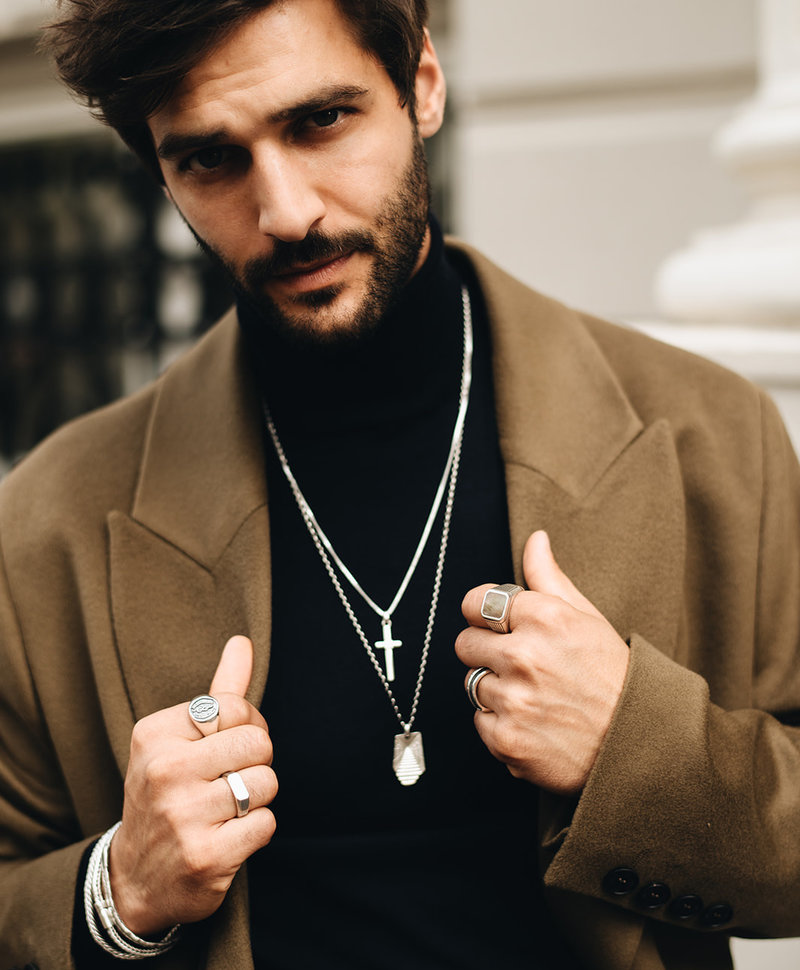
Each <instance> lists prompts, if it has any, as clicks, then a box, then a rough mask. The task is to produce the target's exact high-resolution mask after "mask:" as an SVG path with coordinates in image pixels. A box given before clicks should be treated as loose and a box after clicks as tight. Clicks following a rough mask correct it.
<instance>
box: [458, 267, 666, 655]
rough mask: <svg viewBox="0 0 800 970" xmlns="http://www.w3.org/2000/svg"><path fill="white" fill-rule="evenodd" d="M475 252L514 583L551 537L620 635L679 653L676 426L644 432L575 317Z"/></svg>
mask: <svg viewBox="0 0 800 970" xmlns="http://www.w3.org/2000/svg"><path fill="white" fill-rule="evenodd" d="M467 252H468V255H469V257H470V259H471V261H472V263H473V266H474V268H475V271H476V273H477V275H478V280H479V282H480V285H481V289H482V292H483V295H484V298H485V300H486V306H487V311H488V314H489V320H490V322H491V330H492V356H493V368H494V380H495V398H496V404H497V422H498V429H499V435H500V449H501V452H502V455H503V460H504V463H505V470H506V488H507V495H508V507H509V523H510V529H511V543H512V553H513V561H514V564H515V570H516V577H515V578H516V581H517V582H520V583H521V582H522V580H523V577H522V549H523V547H524V545H525V542H526V540H527V538H528V536H529V535H530V534H531V532H533V531H534V530H535V529H541V528H544V529H547V530H548V532H549V533H550V537H551V541H552V545H553V551H554V553H555V556H556V558H557V560H558V561H559V564H560V565H561V568H562V569H563V570H564V571H565V572H566V573H567V575H568V576H569V577H570V578H571V579H572V581H573V582H574V583H575V585H576V586H577V587H578V588H579V589H580V590H581V591H582V592H583V593H584V594H585V595H586V596H587V597H588V598H589V599H590V600H592V602H594V604H595V605H596V606H597V608H598V609H599V610H601V612H603V614H604V615H605V616H606V617H607V618H608V619H609V620H610V621H611V622H612V623H613V624H614V626H615V628H616V629H617V630H618V632H619V633H620V635H621V636H623V637H624V638H626V639H627V638H629V637H630V635H631V634H632V633H634V632H636V633H640V634H641V635H642V636H644V637H646V638H647V639H649V640H651V641H652V642H653V643H655V644H657V645H658V646H659V648H660V649H662V650H664V651H665V652H667V653H671V652H673V650H674V649H675V644H676V640H677V635H678V617H679V615H680V602H681V577H682V572H683V558H684V535H683V518H684V510H683V498H682V485H681V477H680V472H679V467H678V461H677V455H676V453H675V448H674V443H673V441H672V436H671V432H670V428H669V426H668V424H667V423H666V422H665V421H663V420H660V421H656V422H655V423H653V424H652V425H649V426H645V424H644V423H643V421H642V420H641V418H640V417H639V416H638V415H637V413H636V412H635V410H634V408H633V407H632V405H631V403H630V402H629V400H628V398H627V396H626V395H625V393H624V391H623V389H622V387H621V385H620V383H619V380H618V378H617V376H616V374H615V373H614V372H613V370H612V369H611V367H610V365H609V363H608V360H607V359H606V357H605V356H604V355H603V353H602V352H601V350H600V348H599V347H598V346H597V344H596V343H595V341H594V339H593V338H592V336H591V334H590V333H589V331H588V329H587V327H586V325H585V324H584V322H583V321H582V319H581V318H580V316H579V315H578V314H577V313H575V312H574V311H572V310H570V309H568V308H567V307H564V306H562V305H561V304H559V303H556V302H554V301H552V300H549V299H547V298H546V297H543V296H540V295H539V294H536V293H533V292H532V291H531V290H529V289H528V288H527V287H525V286H523V285H522V284H521V283H519V282H518V281H517V280H514V279H513V278H512V277H510V276H507V275H506V274H505V273H503V272H502V271H500V270H499V269H497V267H494V266H492V264H491V263H489V262H488V261H487V260H485V259H484V258H483V257H482V256H480V255H479V254H477V253H475V252H473V251H469V250H468V251H467Z"/></svg>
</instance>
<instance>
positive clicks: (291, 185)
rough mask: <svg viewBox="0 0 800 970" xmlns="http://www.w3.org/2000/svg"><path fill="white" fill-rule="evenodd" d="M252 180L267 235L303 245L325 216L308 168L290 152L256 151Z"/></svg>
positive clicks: (253, 190) (261, 225)
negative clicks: (302, 241)
mask: <svg viewBox="0 0 800 970" xmlns="http://www.w3.org/2000/svg"><path fill="white" fill-rule="evenodd" d="M251 178H252V192H253V199H254V202H255V204H256V206H257V210H258V229H259V232H261V233H262V234H263V235H265V236H273V237H274V238H276V239H281V240H283V241H284V242H299V241H300V240H301V239H305V237H306V236H307V235H308V231H309V229H311V227H312V226H313V225H314V224H315V223H316V222H319V220H320V219H322V217H323V216H324V215H325V203H324V201H323V198H322V196H321V195H320V192H319V191H318V189H317V187H316V185H315V183H314V181H313V180H312V178H311V173H310V172H309V171H308V168H307V166H305V165H304V164H303V161H302V160H300V159H297V158H294V157H293V156H291V155H290V154H289V153H287V152H284V151H281V150H280V149H277V148H274V147H270V148H262V149H260V150H259V151H258V152H255V153H254V154H253V162H252V168H251Z"/></svg>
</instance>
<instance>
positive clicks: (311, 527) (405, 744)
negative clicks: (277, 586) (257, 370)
mask: <svg viewBox="0 0 800 970" xmlns="http://www.w3.org/2000/svg"><path fill="white" fill-rule="evenodd" d="M461 301H462V306H463V319H464V350H463V356H462V364H461V392H460V397H459V407H458V415H457V417H456V423H455V428H454V429H453V437H452V440H451V443H450V451H449V454H448V456H447V463H446V464H445V468H444V473H443V474H442V478H441V481H440V482H439V487H438V489H437V490H436V496H435V497H434V500H433V505H432V506H431V510H430V513H429V515H428V519H427V521H426V523H425V528H424V529H423V530H422V536H421V537H420V540H419V542H418V544H417V548H416V551H415V552H414V555H413V557H412V559H411V563H410V564H409V567H408V569H407V570H406V574H405V576H404V577H403V581H402V582H401V584H400V586H399V588H398V590H397V592H396V593H395V595H394V599H393V600H392V602H391V604H390V605H389V606H388V607H387V609H385V610H384V609H382V608H381V607H380V606H378V604H377V603H376V602H375V601H374V600H373V599H372V597H370V596H369V595H368V594H367V593H366V592H365V591H364V589H363V588H362V586H361V584H360V583H359V582H358V580H357V579H356V578H355V576H354V575H353V574H352V572H351V571H350V570H349V569H348V568H347V566H345V564H344V563H343V562H342V560H341V559H340V558H339V556H338V554H337V553H336V551H335V550H334V548H333V545H332V544H331V541H330V539H329V538H328V537H327V535H326V534H325V532H324V531H323V529H322V527H321V526H320V524H319V522H317V519H316V516H315V515H314V513H313V511H312V510H311V506H310V505H309V504H308V501H307V500H306V497H305V496H304V495H303V493H302V491H301V490H300V486H299V485H298V484H297V481H296V479H295V477H294V475H293V474H292V470H291V468H290V467H289V462H288V460H287V458H286V454H285V452H284V450H283V446H282V445H281V442H280V438H279V437H278V433H277V431H276V430H275V423H274V421H273V420H272V415H271V414H270V411H269V408H268V407H267V405H266V403H265V404H264V415H265V418H266V423H267V429H268V430H269V433H270V437H271V438H272V443H273V445H274V446H275V451H276V453H277V455H278V459H279V461H280V463H281V468H282V469H283V473H284V475H285V476H286V480H287V481H288V483H289V487H290V489H291V490H292V495H294V499H295V502H296V503H297V507H298V508H299V510H300V514H301V515H302V517H303V521H304V522H305V524H306V528H307V529H308V532H309V534H310V536H311V538H312V540H313V542H314V546H315V547H316V550H317V552H318V553H319V555H320V558H321V559H322V562H323V565H324V566H325V570H326V572H327V573H328V576H329V577H330V580H331V582H332V583H333V586H334V589H335V590H336V592H337V594H338V596H339V599H340V600H341V602H342V606H343V607H344V609H345V612H346V613H347V615H348V617H349V618H350V622H351V623H352V624H353V628H354V629H355V631H356V633H357V634H358V637H359V639H360V640H361V643H362V644H363V646H364V649H365V650H366V652H367V655H368V657H369V659H370V662H371V664H372V666H373V667H374V669H375V672H376V673H377V675H378V677H379V678H380V680H381V683H382V684H383V687H384V690H385V691H386V694H387V695H388V697H389V702H390V703H391V705H392V709H393V711H394V713H395V715H396V717H397V720H398V721H399V722H400V726H401V727H402V729H403V733H402V734H398V735H396V736H395V739H394V755H393V758H392V767H393V768H394V773H395V774H396V775H397V778H398V781H399V782H400V784H401V785H413V784H415V783H416V782H417V781H418V780H419V778H420V777H421V776H422V774H423V772H424V771H425V752H424V749H423V746H422V734H421V733H420V732H419V731H412V730H411V728H412V726H413V724H414V719H415V718H416V716H417V709H418V707H419V698H420V694H421V692H422V681H423V678H424V677H425V668H426V667H427V663H428V653H429V651H430V645H431V636H432V634H433V624H434V620H435V618H436V608H437V605H438V603H439V590H440V588H441V584H442V573H443V571H444V559H445V553H446V551H447V540H448V536H449V534H450V521H451V519H452V515H453V501H454V497H455V490H456V481H457V480H458V469H459V464H460V462H461V443H462V441H463V438H464V422H465V420H466V416H467V407H468V405H469V391H470V386H471V384H472V309H471V305H470V299H469V293H468V292H467V289H466V287H462V289H461ZM445 492H447V500H446V503H445V510H444V521H443V524H442V539H441V542H440V545H439V558H438V561H437V564H436V573H435V577H434V582H433V593H432V596H431V606H430V611H429V613H428V623H427V627H426V629H425V640H424V644H423V648H422V658H421V660H420V665H419V673H418V674H417V683H416V687H415V690H414V697H413V700H412V703H411V713H410V714H409V716H408V720H404V718H403V715H402V714H401V713H400V708H399V706H398V704H397V700H396V698H395V696H394V693H393V692H392V688H391V687H390V681H393V680H394V676H395V670H394V651H395V650H396V649H397V648H398V647H400V646H402V641H401V640H395V639H393V637H392V614H393V613H394V611H395V610H396V609H397V607H398V606H399V604H400V601H401V600H402V598H403V594H404V593H405V591H406V589H407V588H408V584H409V583H410V582H411V577H412V576H413V575H414V571H415V570H416V568H417V564H418V563H419V560H420V558H421V556H422V553H423V550H424V549H425V546H426V544H427V542H428V538H429V536H430V534H431V530H432V528H433V524H434V521H435V520H436V516H437V514H438V511H439V508H440V506H441V504H442V498H443V496H444V494H445ZM331 560H333V562H331ZM333 563H336V566H338V568H339V570H340V572H341V574H342V575H343V576H344V578H345V579H346V580H347V581H348V583H349V584H350V586H351V587H352V588H353V589H354V590H355V591H356V592H357V593H358V594H359V596H361V598H362V599H363V600H364V602H365V603H367V604H368V606H369V607H370V608H371V609H372V610H373V611H374V612H375V613H377V614H378V616H379V617H380V618H381V631H382V639H381V640H377V641H376V642H375V646H376V647H378V649H380V650H383V651H384V661H385V664H386V670H385V671H384V670H383V668H382V667H381V665H380V663H379V662H378V658H377V657H376V655H375V651H374V650H373V645H372V644H371V643H370V641H369V640H368V639H367V636H366V634H365V633H364V630H363V628H362V626H361V624H360V622H359V620H358V617H357V616H356V614H355V611H354V610H353V607H352V606H351V604H350V601H349V600H348V598H347V595H346V593H345V591H344V588H343V587H342V583H341V581H340V579H339V576H338V575H337V573H336V570H335V569H334V567H333Z"/></svg>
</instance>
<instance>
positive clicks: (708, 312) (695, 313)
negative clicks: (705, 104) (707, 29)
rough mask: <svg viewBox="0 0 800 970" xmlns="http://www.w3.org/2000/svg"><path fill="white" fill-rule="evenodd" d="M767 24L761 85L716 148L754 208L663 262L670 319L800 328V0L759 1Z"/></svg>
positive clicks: (661, 299)
mask: <svg viewBox="0 0 800 970" xmlns="http://www.w3.org/2000/svg"><path fill="white" fill-rule="evenodd" d="M758 21H759V23H758V26H759V31H760V46H759V75H760V79H759V85H758V89H757V91H756V93H755V96H754V97H753V99H752V100H751V101H750V102H749V103H748V104H746V105H744V106H743V108H742V110H741V111H740V112H739V114H738V115H737V116H736V117H735V118H734V119H733V120H732V121H731V122H730V123H729V124H728V125H727V126H726V127H724V128H723V129H722V131H720V133H719V135H718V138H717V139H716V144H715V149H716V152H717V154H718V156H719V157H720V159H721V161H722V163H723V164H724V165H725V166H726V168H727V169H728V170H729V171H730V173H731V174H732V176H733V177H734V178H736V179H737V180H739V181H741V182H742V183H743V184H744V186H745V187H746V188H747V189H748V190H749V193H750V195H751V198H752V203H751V206H750V209H749V211H748V213H747V215H746V217H745V218H744V219H743V220H742V221H741V222H739V223H737V224H734V225H730V226H723V227H718V228H714V229H708V230H704V231H702V232H700V233H698V235H697V236H696V237H695V239H694V240H692V241H691V243H690V245H689V247H688V248H687V249H685V250H683V251H681V252H678V253H676V254H675V255H673V256H671V257H670V258H669V259H668V260H667V261H666V262H665V263H664V264H663V266H662V268H661V270H660V272H659V274H658V278H657V281H656V291H657V300H658V303H659V306H660V309H661V310H662V312H663V313H664V315H665V316H666V317H667V318H668V319H672V320H686V321H691V322H693V323H699V324H702V323H711V324H719V323H725V324H734V325H736V324H744V325H748V326H766V327H769V326H778V327H785V326H795V327H798V328H800V0H759V5H758Z"/></svg>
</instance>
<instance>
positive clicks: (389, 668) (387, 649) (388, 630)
mask: <svg viewBox="0 0 800 970" xmlns="http://www.w3.org/2000/svg"><path fill="white" fill-rule="evenodd" d="M381 626H382V627H383V639H382V640H377V641H376V642H375V646H376V647H377V648H378V649H379V650H383V651H384V653H385V655H386V679H387V680H390V681H391V680H394V651H395V650H396V649H397V648H398V647H402V646H403V641H402V640H393V639H392V618H391V617H390V616H385V617H384V618H383V619H382V620H381Z"/></svg>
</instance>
